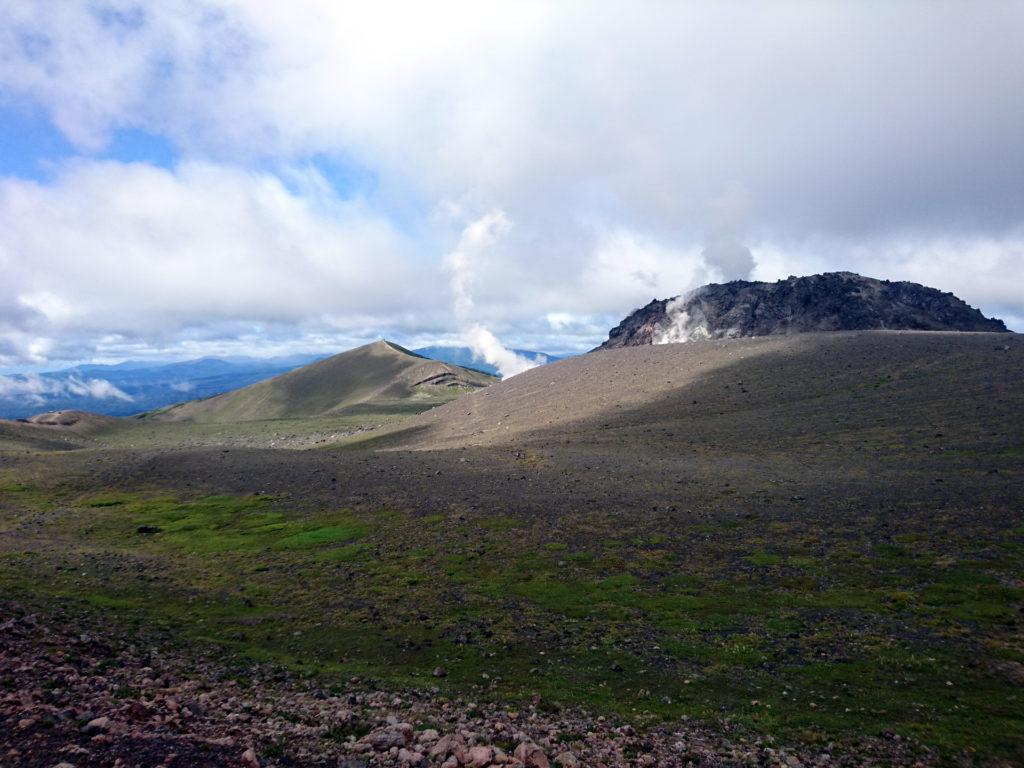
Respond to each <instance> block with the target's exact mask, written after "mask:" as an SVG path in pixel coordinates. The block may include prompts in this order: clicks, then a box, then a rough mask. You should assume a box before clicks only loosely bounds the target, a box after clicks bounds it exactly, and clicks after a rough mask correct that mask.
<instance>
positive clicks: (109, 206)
mask: <svg viewBox="0 0 1024 768" xmlns="http://www.w3.org/2000/svg"><path fill="white" fill-rule="evenodd" d="M371 6H372V7H371ZM1022 34H1024V3H1020V2H1009V1H1007V2H995V1H992V2H986V1H985V0H980V1H975V2H942V1H941V0H927V1H926V2H899V1H893V0H878V1H877V2H873V1H872V0H865V1H863V2H861V1H858V2H848V3H832V2H822V1H820V0H815V1H814V2H805V3H785V2H777V3H761V2H749V3H738V2H728V1H725V2H715V3H708V2H700V3H696V2H695V3H687V2H664V3H662V2H653V1H649V2H641V3H635V2H628V3H627V2H601V0H594V1H588V2H543V3H541V2H537V3H533V2H516V3H512V2H506V3H497V2H479V1H477V2H466V3H461V2H444V1H443V0H439V2H433V3H414V2H406V3H392V2H375V3H372V4H370V3H361V4H352V3H336V2H332V1H330V0H291V1H290V2H288V3H281V2H277V1H276V0H161V2H160V3H149V2H145V3H143V2H133V1H132V0H123V1H120V2H112V1H109V2H90V1H87V0H55V1H54V2H47V3H39V2H35V1H34V0H24V1H22V0H6V2H4V3H3V4H2V6H0V275H2V278H0V370H7V371H11V370H40V369H46V368H53V367H56V366H58V365H60V364H66V363H73V362H85V361H97V362H116V361H119V360H124V359H161V360H166V359H184V358H193V357H200V356H204V355H238V354H249V355H268V356H269V355H279V354H286V353H291V352H317V353H328V352H334V351H340V350H343V349H346V348H350V347H352V346H354V345H356V344H359V343H364V342H367V341H372V340H375V339H379V338H382V337H386V338H389V339H393V340H395V341H398V342H399V343H402V344H405V345H407V346H420V345H425V344H432V343H438V342H441V343H445V342H447V343H457V342H460V341H465V340H467V339H470V340H473V343H477V342H479V343H480V344H481V345H482V346H487V345H488V344H490V343H491V341H493V343H494V344H497V345H498V348H500V349H501V350H504V351H506V352H507V350H505V349H504V348H505V347H516V348H525V349H536V350H542V351H545V352H550V353H570V352H576V351H582V350H585V349H589V348H591V347H593V346H595V345H596V344H598V343H599V342H600V341H602V340H603V339H604V338H606V336H607V332H608V329H609V328H610V327H612V326H613V325H615V324H616V323H617V322H618V321H619V320H621V319H622V318H623V317H624V316H625V315H627V314H628V313H629V312H630V311H631V310H633V309H634V308H636V307H638V306H641V305H643V304H645V303H647V302H648V301H650V300H651V299H652V298H666V297H669V296H674V295H677V294H679V293H682V292H684V291H686V290H688V289H691V288H693V287H696V286H697V285H700V284H703V283H707V282H714V281H723V280H730V279H744V278H749V279H760V280H776V279H780V278H785V277H787V276H789V275H803V274H813V273H817V272H823V271H834V270H850V271H855V272H860V273H861V274H865V275H869V276H872V277H877V278H882V279H890V280H913V281H915V282H921V283H924V284H926V285H929V286H932V287H935V288H939V289H941V290H944V291H952V292H954V293H955V294H956V295H958V296H959V297H961V298H962V299H964V300H965V301H967V302H968V303H970V304H971V305H973V306H975V307H978V308H980V309H981V310H982V311H983V312H985V313H986V314H987V315H990V316H992V315H994V316H997V317H1000V318H1002V319H1004V320H1005V321H1006V322H1007V324H1008V325H1009V326H1010V327H1011V328H1012V329H1014V330H1017V331H1024V139H1022V138H1021V137H1024V46H1021V44H1020V40H1021V36H1022ZM499 340H500V341H499ZM495 354H498V352H495ZM514 363H515V361H512V362H510V363H509V364H510V365H512V364H514Z"/></svg>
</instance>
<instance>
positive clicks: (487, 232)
mask: <svg viewBox="0 0 1024 768" xmlns="http://www.w3.org/2000/svg"><path fill="white" fill-rule="evenodd" d="M511 227H512V222H510V221H509V220H508V217H507V216H506V215H505V212H504V211H502V210H501V209H498V208H496V209H494V210H492V211H489V212H488V213H486V214H484V215H483V216H481V217H480V218H479V219H477V220H476V221H473V222H470V223H469V224H468V225H467V226H466V228H465V229H464V230H462V236H461V237H460V238H459V243H458V245H457V246H456V247H455V250H454V251H452V252H451V253H449V254H448V255H447V256H445V257H444V268H445V269H446V270H447V271H448V272H449V274H450V275H451V286H452V293H453V294H454V295H455V319H456V321H457V322H458V324H459V332H460V334H461V335H462V340H463V343H464V344H466V345H467V346H468V347H469V348H470V349H472V350H473V354H474V356H476V357H478V358H480V359H482V360H485V361H486V362H487V363H489V364H490V365H493V366H494V367H495V368H497V369H498V374H499V375H500V376H501V378H503V379H507V378H509V377H510V376H515V375H516V374H517V373H522V372H523V371H526V370H529V369H530V368H536V367H537V366H538V365H540V361H538V360H531V359H530V358H528V357H525V356H523V355H520V354H517V353H516V352H513V351H512V350H511V349H509V348H508V347H506V346H505V345H503V344H502V343H501V342H500V341H499V340H498V337H497V336H495V335H494V334H493V333H491V332H490V331H489V330H488V329H487V328H485V327H484V326H483V325H481V324H480V323H474V322H472V315H473V295H472V293H471V290H470V284H471V282H472V279H473V269H474V265H475V262H476V260H477V259H478V257H479V256H480V254H481V253H483V252H484V251H485V250H486V249H487V248H489V247H491V246H493V245H494V244H495V243H496V242H498V240H500V239H501V238H502V237H503V236H504V235H505V234H506V233H507V232H508V231H509V229H510V228H511Z"/></svg>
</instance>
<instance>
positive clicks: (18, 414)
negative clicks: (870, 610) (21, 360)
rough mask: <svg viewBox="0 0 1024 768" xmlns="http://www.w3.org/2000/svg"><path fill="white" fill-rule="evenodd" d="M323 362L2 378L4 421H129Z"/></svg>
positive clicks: (84, 369)
mask: <svg viewBox="0 0 1024 768" xmlns="http://www.w3.org/2000/svg"><path fill="white" fill-rule="evenodd" d="M318 359H320V356H318V355H289V356H286V357H271V358H250V357H232V358H217V357H204V358H201V359H198V360H187V361H184V362H180V363H160V364H156V365H154V364H152V363H145V362H140V361H136V360H129V361H126V362H124V363H119V364H117V365H78V366H75V367H73V368H66V369H64V370H61V371H52V372H47V373H30V374H7V375H0V418H8V419H21V418H26V417H28V416H31V415H33V414H36V413H39V412H40V411H57V410H70V409H74V410H82V411H91V412H93V413H102V414H106V415H108V416H130V415H132V414H136V413H141V412H143V411H150V410H153V409H155V408H161V407H163V406H166V405H170V404H172V403H179V402H181V401H183V400H192V399H195V398H200V397H209V396H211V395H216V394H219V393H221V392H226V391H228V390H231V389H237V388H238V387H244V386H247V385H249V384H253V383H255V382H257V381H263V380H264V379H269V378H270V377H272V376H277V375H278V374H281V373H285V372H287V371H290V370H292V369H294V368H297V367H299V366H301V365H306V364H308V363H311V362H314V361H316V360H318Z"/></svg>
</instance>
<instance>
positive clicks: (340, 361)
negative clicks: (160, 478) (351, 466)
mask: <svg viewBox="0 0 1024 768" xmlns="http://www.w3.org/2000/svg"><path fill="white" fill-rule="evenodd" d="M494 381H495V379H494V378H493V377H491V376H488V375H486V374H483V373H480V372H478V371H472V370H468V369H465V368H461V367H459V366H456V365H449V364H447V363H442V362H438V361H436V360H428V359H427V358H424V357H420V356H419V355H416V354H414V353H412V352H409V351H408V350H406V349H403V348H402V347H400V346H398V345H397V344H392V343H391V342H388V341H378V342H375V343H373V344H367V345H365V346H362V347H359V348H357V349H352V350H349V351H348V352H343V353H341V354H339V355H334V356H333V357H329V358H327V359H325V360H320V361H318V362H316V363H312V364H310V365H306V366H303V367H302V368H297V369H296V370H294V371H290V372H288V373H285V374H282V375H280V376H276V377H274V378H272V379H268V380H266V381H261V382H259V383H257V384H252V385H250V386H248V387H243V388H242V389H238V390H234V391H232V392H225V393H224V394H221V395H217V396H215V397H210V398H206V399H203V400H193V401H190V402H187V403H182V404H180V405H175V406H171V407H169V408H165V409H161V410H159V411H155V412H153V413H152V414H150V415H149V416H148V418H151V419H155V420H159V421H189V422H195V423H228V422H240V421H256V420H264V419H295V418H310V417H320V416H329V415H337V414H339V413H343V412H346V411H351V410H352V409H357V408H362V409H367V408H383V409H385V410H387V409H395V408H398V409H401V408H402V407H403V406H412V408H411V410H413V411H414V410H422V408H424V407H429V406H430V405H434V404H437V403H442V402H445V401H447V400H451V399H452V398H454V397H456V396H458V395H460V394H463V393H465V392H466V391H469V390H472V389H478V388H481V387H485V386H487V385H489V384H491V383H493V382H494Z"/></svg>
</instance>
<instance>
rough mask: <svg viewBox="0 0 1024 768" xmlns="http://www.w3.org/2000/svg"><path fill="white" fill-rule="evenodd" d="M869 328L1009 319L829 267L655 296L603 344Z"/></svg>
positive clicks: (943, 326) (974, 326) (928, 327)
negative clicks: (770, 279)
mask: <svg viewBox="0 0 1024 768" xmlns="http://www.w3.org/2000/svg"><path fill="white" fill-rule="evenodd" d="M867 330H902V331H1000V332H1005V331H1006V326H1005V325H1004V324H1003V322H1002V321H1001V320H995V319H989V318H987V317H985V316H984V315H982V314H981V312H979V311H978V310H976V309H974V308H973V307H970V306H968V305H967V304H966V303H964V302H963V301H961V300H960V299H958V298H957V297H956V296H954V295H953V294H951V293H943V292H942V291H939V290H936V289H935V288H927V287H925V286H923V285H918V284H917V283H907V282H890V281H888V280H875V279H873V278H870V277H861V276H860V275H856V274H853V273H852V272H827V273H825V274H823V275H811V276H810V277H790V278H788V279H786V280H780V281H778V282H776V283H751V282H747V281H745V280H736V281H734V282H731V283H722V284H718V283H713V284H711V285H705V286H703V287H701V288H698V289H696V290H695V291H692V292H690V293H688V294H684V295H682V296H676V297H675V298H672V299H663V300H660V301H658V300H655V301H652V302H651V303H650V304H648V305H647V306H645V307H641V308H640V309H638V310H636V311H635V312H633V314H631V315H630V316H629V317H627V318H626V319H625V320H623V321H622V322H621V323H619V324H618V325H617V326H616V327H615V328H613V329H612V330H611V332H610V333H609V334H608V341H606V342H605V343H604V344H602V345H601V346H600V347H599V349H609V348H613V347H635V346H643V345H645V344H663V343H667V342H673V341H692V340H696V339H708V338H711V339H719V338H732V337H737V336H772V335H776V334H787V333H806V332H809V331H867Z"/></svg>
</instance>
